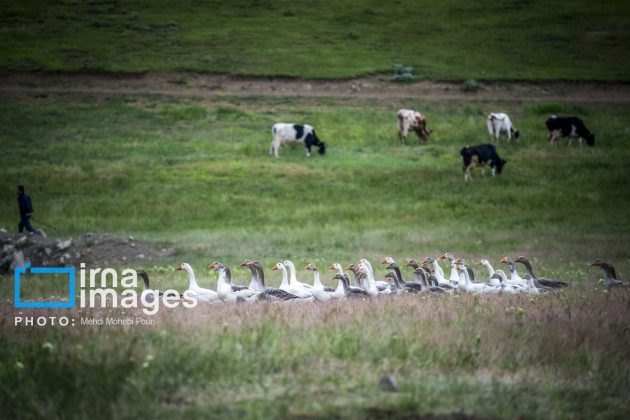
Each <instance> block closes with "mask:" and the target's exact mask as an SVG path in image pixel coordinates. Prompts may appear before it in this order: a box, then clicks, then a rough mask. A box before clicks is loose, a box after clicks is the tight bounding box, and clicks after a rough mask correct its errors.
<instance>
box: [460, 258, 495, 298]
mask: <svg viewBox="0 0 630 420" xmlns="http://www.w3.org/2000/svg"><path fill="white" fill-rule="evenodd" d="M455 269H456V270H457V272H458V273H459V289H460V290H463V291H464V292H467V293H498V292H499V290H500V289H498V288H496V287H492V286H490V285H488V284H485V283H472V282H471V281H470V277H469V276H468V270H467V269H466V267H465V266H464V263H463V262H462V261H461V260H456V261H455ZM462 286H463V287H462Z"/></svg>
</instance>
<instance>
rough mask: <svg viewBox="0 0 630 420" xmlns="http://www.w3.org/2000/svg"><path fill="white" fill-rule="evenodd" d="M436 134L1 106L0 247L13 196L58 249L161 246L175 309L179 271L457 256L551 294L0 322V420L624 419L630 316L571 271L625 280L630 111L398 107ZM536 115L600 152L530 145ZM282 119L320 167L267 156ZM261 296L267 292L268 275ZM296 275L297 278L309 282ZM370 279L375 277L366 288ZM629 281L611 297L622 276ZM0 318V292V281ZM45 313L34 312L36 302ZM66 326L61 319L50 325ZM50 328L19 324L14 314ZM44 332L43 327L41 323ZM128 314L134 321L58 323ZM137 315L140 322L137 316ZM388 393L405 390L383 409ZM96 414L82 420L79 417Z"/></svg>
mask: <svg viewBox="0 0 630 420" xmlns="http://www.w3.org/2000/svg"><path fill="white" fill-rule="evenodd" d="M409 106H413V107H417V108H420V109H422V110H423V112H424V113H425V114H426V115H427V117H428V121H429V127H430V128H431V129H433V130H434V133H433V138H432V140H431V141H430V142H429V143H428V144H418V141H417V140H416V139H413V140H411V144H409V145H406V146H401V145H399V144H398V143H397V139H396V129H395V118H394V111H395V108H392V106H391V105H390V104H389V103H388V102H387V101H383V102H380V101H374V103H373V105H372V106H363V105H362V106H353V105H352V104H351V103H348V102H347V101H346V102H343V103H340V102H339V101H338V100H334V99H322V98H318V99H310V100H309V99H297V98H294V99H292V98H277V99H272V98H260V97H250V98H229V97H225V98H223V99H221V100H219V101H216V102H209V101H203V100H192V99H173V98H159V97H143V96H137V97H120V96H112V97H79V96H64V95H39V96H27V95H18V96H13V97H11V96H7V97H5V98H4V99H2V100H1V101H0V142H1V143H2V147H3V151H4V152H5V153H3V154H2V155H1V156H0V179H2V180H3V182H4V183H5V185H7V187H6V188H4V189H3V192H2V193H1V194H2V196H1V197H0V226H5V227H8V228H13V226H14V224H15V223H16V222H17V219H16V213H17V209H16V206H15V196H14V192H13V185H15V184H17V183H20V182H22V183H24V184H26V185H27V187H28V189H29V192H30V194H31V195H32V197H33V200H34V205H35V208H36V217H35V220H34V224H35V225H37V219H38V218H39V219H40V220H41V221H45V223H47V224H52V225H54V226H55V228H54V230H48V233H49V234H52V235H55V236H62V237H65V236H70V235H77V234H81V233H84V232H88V231H97V232H109V233H119V234H123V235H129V234H133V235H135V236H136V237H138V238H142V239H148V240H160V241H162V240H166V241H169V242H170V243H171V244H172V245H173V246H174V247H175V248H176V250H177V253H176V255H175V256H174V257H172V258H168V259H165V260H162V261H154V262H151V263H149V264H148V265H147V266H146V267H145V268H147V271H148V272H149V275H150V276H151V279H152V281H153V286H154V287H158V288H160V289H165V288H167V287H174V288H176V289H178V290H183V289H184V288H185V287H186V284H187V282H186V277H185V275H184V274H183V273H182V272H175V271H173V268H174V267H175V265H176V264H178V263H180V262H182V261H188V262H190V263H191V264H192V265H193V267H194V268H195V270H196V271H197V275H198V278H199V279H200V282H201V283H202V284H203V285H204V286H214V284H215V278H216V275H215V274H214V273H213V274H208V272H207V270H206V269H205V266H206V265H207V264H208V263H209V262H211V261H212V260H220V261H223V262H225V263H227V264H229V265H231V266H233V272H234V277H235V278H236V280H237V282H238V283H246V282H247V281H248V278H249V275H248V273H247V271H246V270H243V269H241V268H238V267H237V266H238V263H240V261H241V260H242V259H244V258H256V259H259V260H261V261H262V262H263V263H264V264H265V266H266V267H267V268H269V267H270V266H271V264H273V263H275V262H277V261H280V260H283V259H286V258H291V259H293V260H294V261H295V262H296V266H298V268H300V267H301V266H303V265H304V264H306V263H307V262H315V263H316V264H317V265H319V266H320V268H321V269H322V271H323V278H324V280H325V282H328V283H329V284H330V283H331V281H330V277H329V274H328V270H326V269H325V267H327V265H328V264H330V263H332V262H335V261H339V262H342V263H349V262H351V261H354V260H356V259H357V258H360V257H368V258H371V259H372V260H373V262H376V261H375V260H376V259H377V258H382V257H383V256H385V255H392V256H394V257H395V258H397V259H399V260H403V259H404V258H406V257H416V258H418V257H422V256H425V255H435V254H437V253H438V252H444V251H452V252H455V253H456V254H458V255H461V256H463V257H465V258H466V259H467V260H468V261H469V262H473V261H474V260H475V259H476V258H479V257H486V258H488V259H490V260H491V261H492V262H493V263H494V264H498V261H497V260H498V259H499V258H500V257H501V256H503V255H516V254H526V255H528V256H530V257H532V258H533V259H534V261H535V268H536V269H537V271H539V272H541V273H542V274H544V275H546V276H550V277H556V278H562V279H567V280H570V281H572V283H573V285H572V288H571V290H568V291H564V292H562V293H559V294H557V295H553V296H539V297H535V298H531V297H529V296H520V297H508V296H503V297H500V296H495V297H492V298H488V297H473V296H459V297H446V298H443V299H442V298H440V299H427V298H424V299H423V298H418V297H406V298H405V297H401V298H397V299H392V300H390V299H383V300H378V301H369V302H360V303H353V304H351V305H350V304H342V303H331V304H326V305H317V304H314V305H299V306H282V305H280V306H278V305H265V304H260V305H241V306H234V305H233V306H213V307H199V308H197V309H195V310H192V311H191V310H177V309H175V310H162V311H161V312H160V313H159V314H158V315H157V316H156V317H154V318H153V319H154V322H155V323H154V325H153V326H144V327H143V326H136V327H130V328H123V327H107V326H106V327H87V326H80V327H76V328H61V327H44V328H24V327H14V326H13V324H12V323H11V322H12V317H13V315H16V313H15V312H14V311H13V310H12V309H11V304H10V303H9V302H7V301H4V302H3V303H2V305H3V308H2V311H3V313H4V316H3V317H2V322H1V323H0V330H2V334H0V353H1V354H2V361H1V362H0V407H1V410H0V411H1V412H3V413H5V415H7V416H9V417H15V418H17V417H24V418H32V417H46V418H57V417H59V418H62V417H63V418H66V417H68V416H70V417H76V418H85V417H94V416H95V415H96V416H98V417H104V418H106V417H116V418H132V417H133V418H137V417H163V418H172V417H173V416H189V417H209V416H210V417H215V416H216V417H219V416H222V417H237V416H238V417H258V418H260V417H264V418H267V417H279V416H281V417H289V416H321V417H330V416H343V417H355V418H364V417H394V416H405V415H412V414H414V413H415V414H416V415H417V414H424V415H429V414H432V415H445V416H448V415H455V414H457V413H461V414H464V415H471V416H481V417H502V418H513V417H524V418H539V417H541V416H542V417H552V418H567V417H572V418H592V417H601V418H615V417H617V418H618V417H627V415H628V406H627V403H626V402H625V401H627V399H628V397H629V395H628V391H627V390H628V389H629V388H628V385H629V383H628V378H630V375H629V374H630V364H629V363H628V360H627V356H626V353H627V351H626V350H627V348H628V345H629V344H630V342H629V336H628V327H627V322H626V320H627V319H628V315H630V314H629V313H628V311H629V308H630V307H629V306H628V304H627V302H628V300H629V297H630V296H629V295H628V292H627V291H615V292H614V293H606V292H603V291H601V290H598V289H594V287H595V286H596V281H597V279H598V278H600V277H601V274H600V272H599V271H598V270H594V269H590V268H588V267H587V266H586V263H587V262H589V261H590V260H592V259H594V258H597V257H601V258H605V259H610V260H612V261H614V262H615V263H616V264H617V268H618V271H619V272H620V273H622V274H623V273H627V272H628V269H629V268H630V264H629V263H630V254H629V253H628V249H630V248H629V242H630V238H629V236H628V232H630V211H629V210H630V209H629V208H628V207H629V206H630V187H628V183H627V174H628V165H627V162H628V158H629V155H630V148H628V146H627V141H626V140H627V138H628V134H630V133H628V131H629V129H628V124H627V122H628V117H627V115H628V111H629V109H628V106H625V105H615V106H613V105H610V106H607V105H580V104H563V103H510V104H501V103H493V102H487V101H486V102H483V101H482V102H475V101H470V102H467V103H465V104H463V103H462V104H459V103H451V102H441V101H433V102H431V103H428V104H427V103H424V104H422V103H420V102H418V103H411V104H409ZM497 109H505V110H507V111H509V112H510V113H511V114H512V115H513V120H514V121H515V124H516V125H517V126H518V127H519V128H520V130H521V132H522V139H521V140H520V142H519V143H517V144H509V145H506V144H501V145H500V146H499V149H498V150H499V153H500V154H501V156H502V157H504V158H505V159H507V160H508V164H507V165H506V167H505V171H504V173H503V174H501V175H500V176H498V177H496V178H494V179H492V178H487V179H481V177H480V176H479V171H478V170H476V171H475V172H474V174H473V176H474V180H473V182H472V183H470V184H469V185H465V184H464V182H463V175H462V169H461V162H460V159H459V155H458V153H459V150H460V148H461V147H462V146H463V145H466V144H476V143H480V142H484V141H486V132H485V125H484V124H485V115H486V113H487V112H489V111H490V110H497ZM549 113H575V114H578V115H581V116H582V117H583V118H584V119H585V121H586V123H587V125H588V126H589V127H590V128H591V129H592V131H594V132H595V133H596V135H597V144H596V147H594V148H590V147H586V146H585V147H576V146H575V145H574V146H573V147H571V148H569V147H567V146H566V144H564V143H563V144H561V145H560V147H558V148H557V149H552V148H550V147H549V146H548V145H547V143H546V138H545V135H546V133H545V129H544V120H545V118H546V117H547V115H548V114H549ZM276 121H308V122H310V123H311V124H313V125H314V126H315V127H316V128H317V130H318V132H319V135H320V137H321V138H322V139H323V140H324V141H326V142H327V144H328V146H329V147H328V153H327V155H326V156H318V155H314V157H312V158H311V159H306V158H305V157H304V153H303V150H302V149H301V148H285V149H282V150H281V158H280V159H278V160H275V159H272V158H270V157H269V156H268V155H267V151H268V147H269V143H270V140H271V136H270V126H271V124H272V123H273V122H276ZM267 271H268V282H269V283H271V284H273V285H277V284H278V283H279V278H278V277H277V275H276V273H274V272H271V271H269V270H267ZM302 273H306V272H300V273H299V275H300V278H301V279H302V280H308V277H307V276H306V275H305V274H302ZM377 273H378V276H382V275H383V274H384V273H385V271H383V270H382V269H381V268H377ZM622 277H623V276H622ZM1 281H2V285H1V286H0V293H1V294H2V297H3V299H5V298H9V299H11V296H12V287H13V282H12V278H11V277H3V278H2V279H1ZM39 292H42V290H39ZM61 313H65V312H61ZM30 314H33V315H46V314H47V312H45V311H41V310H37V311H29V310H24V311H21V312H20V313H19V314H17V315H30ZM50 314H51V315H59V314H60V312H59V311H51V312H50ZM68 314H69V315H71V316H75V317H76V318H77V322H79V320H80V318H81V317H89V316H97V317H104V316H113V317H126V316H135V315H136V314H137V313H136V312H135V311H133V310H131V311H128V310H126V311H121V310H111V311H100V310H95V311H93V312H92V311H90V310H81V311H80V312H70V313H68ZM140 315H141V314H140ZM386 374H389V375H392V376H393V377H394V378H395V379H396V381H397V382H398V385H399V388H400V392H398V393H387V392H383V391H380V389H379V387H378V381H379V379H380V378H381V377H382V376H383V375H386ZM95 412H98V414H94V413H95Z"/></svg>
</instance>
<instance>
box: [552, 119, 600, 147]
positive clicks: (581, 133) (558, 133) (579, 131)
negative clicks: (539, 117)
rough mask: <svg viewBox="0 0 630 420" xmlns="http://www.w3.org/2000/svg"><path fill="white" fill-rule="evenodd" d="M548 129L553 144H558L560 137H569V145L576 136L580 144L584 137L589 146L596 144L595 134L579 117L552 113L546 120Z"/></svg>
mask: <svg viewBox="0 0 630 420" xmlns="http://www.w3.org/2000/svg"><path fill="white" fill-rule="evenodd" d="M545 125H547V130H549V144H551V145H552V146H556V147H557V146H558V138H560V137H568V138H569V146H571V141H572V140H573V138H574V137H577V138H578V140H579V142H580V145H582V139H584V140H586V143H588V145H589V146H594V145H595V135H594V134H593V133H591V132H590V131H588V128H586V126H585V125H584V121H582V120H581V119H580V118H578V117H556V116H555V115H552V116H551V117H550V118H549V119H548V120H547V121H546V122H545Z"/></svg>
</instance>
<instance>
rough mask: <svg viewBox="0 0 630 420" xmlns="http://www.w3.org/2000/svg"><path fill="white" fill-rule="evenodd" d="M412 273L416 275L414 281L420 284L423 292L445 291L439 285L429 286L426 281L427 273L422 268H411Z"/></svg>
mask: <svg viewBox="0 0 630 420" xmlns="http://www.w3.org/2000/svg"><path fill="white" fill-rule="evenodd" d="M413 274H415V276H416V278H415V280H414V283H418V284H420V285H421V286H422V290H423V291H424V292H432V293H446V291H445V290H444V289H442V288H441V287H439V286H429V282H428V281H427V273H426V271H425V270H424V268H422V267H418V268H416V269H415V270H413Z"/></svg>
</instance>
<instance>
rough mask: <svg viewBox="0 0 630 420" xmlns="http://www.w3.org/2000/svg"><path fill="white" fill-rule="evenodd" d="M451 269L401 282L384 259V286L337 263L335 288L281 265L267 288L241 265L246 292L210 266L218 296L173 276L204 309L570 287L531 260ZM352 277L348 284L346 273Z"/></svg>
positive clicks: (361, 270)
mask: <svg viewBox="0 0 630 420" xmlns="http://www.w3.org/2000/svg"><path fill="white" fill-rule="evenodd" d="M439 259H440V260H445V261H446V262H447V263H448V265H449V266H450V275H449V277H448V278H447V277H446V276H445V274H444V270H443V269H442V267H441V266H440V265H439V264H438V259H436V258H433V257H426V258H424V259H423V260H422V262H421V263H420V264H418V262H417V261H416V260H407V261H406V262H405V265H404V266H405V267H410V268H411V269H412V270H413V271H412V272H411V273H412V275H413V278H412V279H408V280H405V279H404V278H403V274H402V271H401V269H400V267H399V266H398V264H397V263H396V261H395V260H394V259H393V258H392V257H385V258H383V260H382V261H381V262H380V263H381V264H383V265H386V266H387V269H388V270H389V271H388V273H387V274H386V275H385V277H384V280H376V279H375V277H374V270H373V269H372V265H371V264H370V262H369V261H368V260H367V259H361V260H360V261H358V262H357V263H355V264H350V265H348V266H346V267H345V269H344V267H342V265H341V264H339V263H333V264H331V265H330V266H329V267H328V268H329V269H330V270H332V271H334V275H333V277H332V278H333V279H334V280H337V287H336V288H334V289H333V288H330V287H327V286H324V285H323V284H322V282H321V280H320V272H319V269H318V268H317V267H316V266H315V265H314V264H308V265H307V266H306V267H304V269H305V270H306V271H310V272H311V273H312V275H313V284H312V285H311V284H309V283H304V282H302V281H299V280H298V278H297V274H296V269H295V265H294V264H293V263H292V262H291V261H288V260H287V261H283V262H279V263H277V264H275V265H274V266H273V267H271V269H272V270H274V271H279V272H280V274H281V276H282V281H281V283H280V287H278V288H273V287H268V286H267V285H266V284H265V273H264V269H263V266H262V264H261V263H260V262H258V261H251V260H245V261H243V262H242V263H241V264H240V265H241V267H246V268H249V269H250V271H251V281H250V283H249V286H239V285H235V284H233V283H232V272H231V270H230V268H229V267H228V266H226V265H225V264H222V263H220V262H213V263H212V264H210V265H208V268H209V269H211V270H214V271H217V272H218V273H219V278H218V281H217V290H216V291H214V290H211V289H206V288H203V287H200V286H199V284H198V283H197V279H196V277H195V273H194V271H193V269H192V267H191V266H190V264H188V263H182V264H181V265H180V266H179V267H177V270H183V271H186V272H187V273H188V282H189V286H188V292H189V294H191V295H193V296H195V297H196V298H197V300H198V301H200V302H206V303H214V302H221V301H223V302H254V301H272V302H277V301H293V302H312V301H320V302H323V301H328V300H331V299H368V298H375V297H378V296H384V295H395V294H402V293H424V294H430V295H442V294H453V293H479V294H519V293H527V294H540V293H547V292H550V291H553V290H556V289H560V288H564V287H567V286H568V285H569V283H567V282H564V281H558V280H550V279H546V278H542V277H538V276H537V275H535V274H534V271H533V269H532V265H531V263H530V262H529V260H528V259H527V258H525V257H523V256H520V257H518V258H516V259H514V260H513V259H512V258H511V257H504V258H502V259H501V260H500V262H501V263H503V264H506V265H507V268H508V271H509V277H508V275H507V274H506V273H505V272H504V271H503V270H495V269H494V268H493V267H492V265H491V264H490V262H489V261H488V260H486V259H482V260H480V261H479V262H478V265H481V266H483V267H484V268H485V269H486V270H487V272H488V278H487V281H483V282H480V281H476V279H475V274H474V272H473V270H472V268H471V267H470V266H468V265H466V264H464V261H463V260H462V259H458V258H455V257H454V256H453V254H451V253H445V254H443V255H441V256H440V257H439ZM515 263H520V264H523V265H524V266H525V270H526V271H527V274H526V275H524V276H523V277H521V276H520V275H519V273H518V271H517V270H516V265H515ZM590 265H591V266H597V267H601V269H602V270H603V271H604V284H605V286H606V288H608V289H609V288H611V287H615V286H626V284H625V283H624V282H622V281H620V280H617V278H616V273H615V269H614V267H613V266H612V264H610V263H606V262H604V261H601V260H599V259H598V260H595V261H593V262H592V263H591V264H590ZM346 271H348V272H349V273H351V274H352V278H351V277H350V275H349V274H348V273H347V272H346ZM138 273H139V274H140V275H141V276H142V277H143V279H144V286H145V289H149V279H148V276H147V274H146V272H144V270H138Z"/></svg>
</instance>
